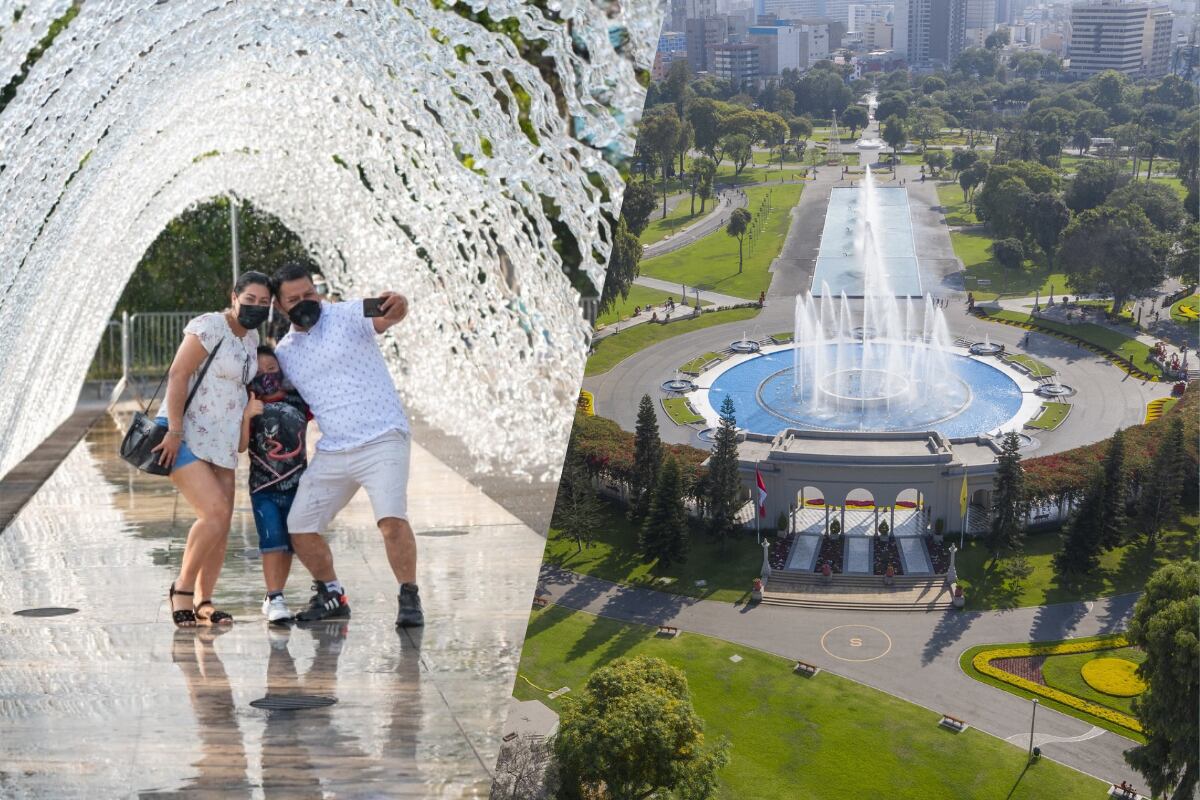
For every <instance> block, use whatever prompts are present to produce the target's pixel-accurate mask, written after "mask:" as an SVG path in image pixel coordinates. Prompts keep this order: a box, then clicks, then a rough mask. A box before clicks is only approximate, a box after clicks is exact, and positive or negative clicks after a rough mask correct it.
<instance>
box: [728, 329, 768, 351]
mask: <svg viewBox="0 0 1200 800" xmlns="http://www.w3.org/2000/svg"><path fill="white" fill-rule="evenodd" d="M729 349H730V350H732V351H733V352H735V353H757V352H758V351H759V350H761V349H762V345H760V344H759V343H758V342H756V341H754V340H753V339H751V338H750V337H749V336H747V335H746V332H745V331H742V338H740V339H738V340H737V341H736V342H730V344H729Z"/></svg>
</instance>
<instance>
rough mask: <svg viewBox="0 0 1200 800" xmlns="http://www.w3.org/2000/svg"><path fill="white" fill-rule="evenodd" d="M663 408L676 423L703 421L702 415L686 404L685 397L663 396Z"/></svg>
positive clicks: (684, 423)
mask: <svg viewBox="0 0 1200 800" xmlns="http://www.w3.org/2000/svg"><path fill="white" fill-rule="evenodd" d="M662 404H663V409H665V410H666V412H667V416H668V417H670V418H671V421H672V422H674V423H675V424H676V425H690V424H691V423H693V422H704V417H702V416H700V415H699V414H697V413H696V412H695V411H693V410H692V407H691V406H690V405H688V401H687V398H686V397H664V398H663V401H662Z"/></svg>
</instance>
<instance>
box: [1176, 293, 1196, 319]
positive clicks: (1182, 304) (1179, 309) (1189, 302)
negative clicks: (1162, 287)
mask: <svg viewBox="0 0 1200 800" xmlns="http://www.w3.org/2000/svg"><path fill="white" fill-rule="evenodd" d="M1185 308H1186V309H1190V310H1191V313H1192V314H1193V316H1191V317H1189V316H1187V315H1186V314H1185V313H1184V312H1183V310H1184V309H1185ZM1197 313H1200V294H1194V295H1192V296H1191V297H1185V298H1183V299H1182V300H1180V301H1179V302H1177V303H1175V304H1174V305H1172V306H1171V321H1172V322H1177V323H1179V324H1180V325H1186V326H1191V325H1195V324H1196V322H1197V318H1196V316H1194V315H1195V314H1197Z"/></svg>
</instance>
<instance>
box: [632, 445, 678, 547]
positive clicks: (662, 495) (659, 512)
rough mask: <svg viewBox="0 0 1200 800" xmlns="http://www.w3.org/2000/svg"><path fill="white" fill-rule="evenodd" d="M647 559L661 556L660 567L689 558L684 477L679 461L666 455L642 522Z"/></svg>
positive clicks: (643, 544)
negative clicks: (684, 502)
mask: <svg viewBox="0 0 1200 800" xmlns="http://www.w3.org/2000/svg"><path fill="white" fill-rule="evenodd" d="M639 543H640V545H641V551H642V554H643V555H644V556H645V558H646V560H647V561H651V560H654V559H658V565H659V566H660V567H669V566H671V565H672V564H681V563H683V562H684V561H686V560H687V552H688V518H687V508H686V507H684V504H683V481H682V476H681V474H680V470H679V462H678V461H677V460H676V459H675V458H674V457H672V456H667V458H666V459H665V461H664V462H663V466H662V469H661V470H659V475H658V482H657V483H656V484H655V486H654V497H653V499H652V500H651V501H650V508H649V511H648V513H647V514H646V519H645V521H644V522H643V523H642V531H641V537H640V540H639Z"/></svg>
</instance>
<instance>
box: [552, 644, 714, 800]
mask: <svg viewBox="0 0 1200 800" xmlns="http://www.w3.org/2000/svg"><path fill="white" fill-rule="evenodd" d="M580 695H581V697H580V699H579V700H577V701H576V702H573V703H569V704H568V705H567V706H566V707H565V708H564V710H563V714H562V720H561V722H560V724H559V729H558V733H557V734H556V735H555V737H554V752H555V756H556V759H557V762H558V766H559V773H560V776H561V780H562V783H563V788H562V793H561V794H560V797H563V798H564V800H578V799H580V798H598V797H605V798H612V799H613V800H617V798H622V799H623V800H624V799H628V800H633V799H634V798H648V797H666V796H668V795H669V796H670V797H672V798H676V800H708V798H710V797H712V796H713V794H714V792H715V791H716V787H717V772H718V771H719V770H720V769H721V768H722V767H724V766H725V765H726V764H727V763H728V762H729V745H728V743H726V742H724V741H721V742H718V743H716V744H707V743H706V742H705V737H704V722H703V720H701V719H700V717H699V716H697V714H696V711H695V709H694V708H693V707H692V698H691V693H690V692H689V690H688V685H687V677H686V676H685V675H684V673H683V671H682V670H680V669H678V668H676V667H673V666H671V665H669V664H667V662H665V661H663V660H662V659H661V658H651V657H649V656H638V657H636V658H628V659H617V660H616V661H613V662H612V663H610V664H607V665H605V666H602V667H600V668H599V669H597V670H596V671H595V672H593V673H592V674H591V676H589V677H588V679H587V683H585V684H584V687H583V690H582V691H581V692H580Z"/></svg>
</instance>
